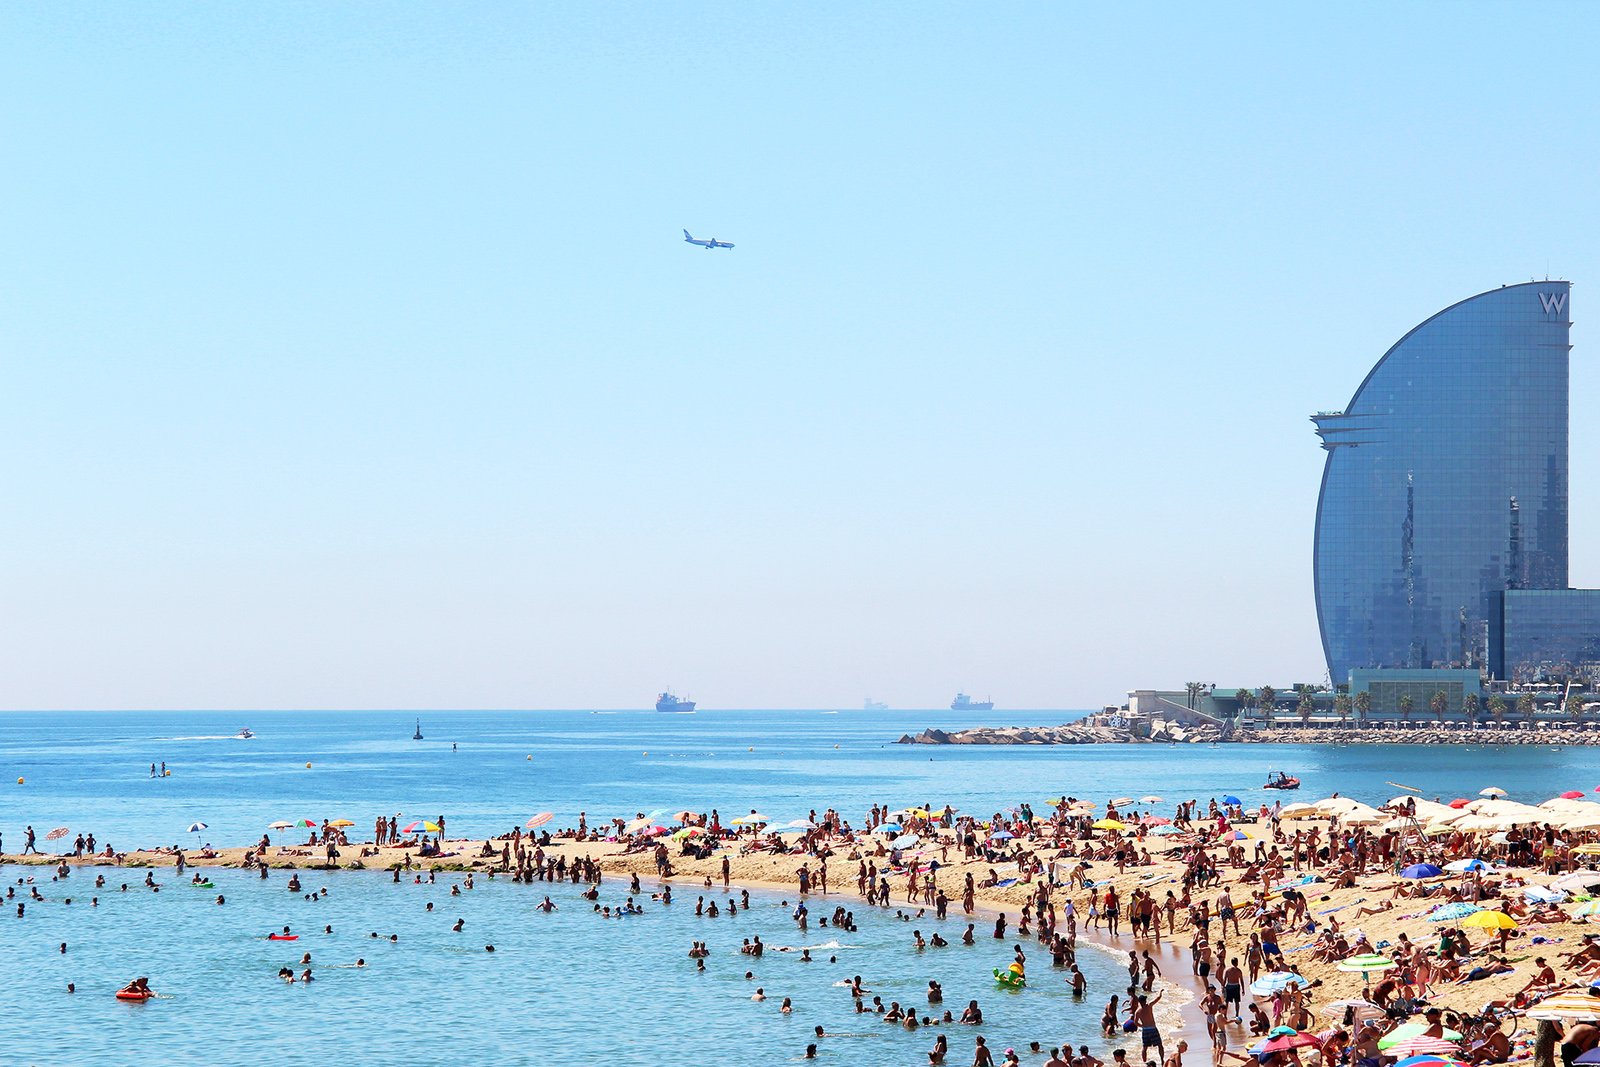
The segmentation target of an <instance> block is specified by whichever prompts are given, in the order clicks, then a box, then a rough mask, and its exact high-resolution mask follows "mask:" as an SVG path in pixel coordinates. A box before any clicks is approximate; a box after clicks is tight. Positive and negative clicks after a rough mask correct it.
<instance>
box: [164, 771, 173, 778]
mask: <svg viewBox="0 0 1600 1067" xmlns="http://www.w3.org/2000/svg"><path fill="white" fill-rule="evenodd" d="M161 776H162V777H163V778H171V777H172V772H171V771H162V772H161Z"/></svg>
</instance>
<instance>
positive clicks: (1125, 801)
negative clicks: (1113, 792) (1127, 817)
mask: <svg viewBox="0 0 1600 1067" xmlns="http://www.w3.org/2000/svg"><path fill="white" fill-rule="evenodd" d="M1111 803H1112V804H1113V805H1114V806H1115V807H1119V808H1122V807H1126V806H1128V805H1129V804H1132V803H1133V798H1132V797H1118V798H1117V799H1115V800H1113V801H1111Z"/></svg>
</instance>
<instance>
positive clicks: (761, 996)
mask: <svg viewBox="0 0 1600 1067" xmlns="http://www.w3.org/2000/svg"><path fill="white" fill-rule="evenodd" d="M750 999H751V1000H766V999H767V991H766V990H765V989H762V988H761V987H760V986H756V991H755V992H754V993H752V994H750Z"/></svg>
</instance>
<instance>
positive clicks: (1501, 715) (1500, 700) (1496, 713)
mask: <svg viewBox="0 0 1600 1067" xmlns="http://www.w3.org/2000/svg"><path fill="white" fill-rule="evenodd" d="M1489 715H1490V717H1491V718H1493V719H1494V725H1495V729H1497V730H1498V729H1499V728H1501V727H1502V726H1504V725H1505V724H1506V698H1505V697H1503V696H1501V695H1500V694H1499V693H1490V694H1489Z"/></svg>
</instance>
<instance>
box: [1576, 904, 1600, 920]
mask: <svg viewBox="0 0 1600 1067" xmlns="http://www.w3.org/2000/svg"><path fill="white" fill-rule="evenodd" d="M1590 915H1600V900H1586V901H1584V902H1583V903H1582V904H1579V905H1578V906H1577V907H1576V908H1574V909H1573V911H1572V917H1573V918H1575V919H1585V918H1588V917H1589V916H1590Z"/></svg>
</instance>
